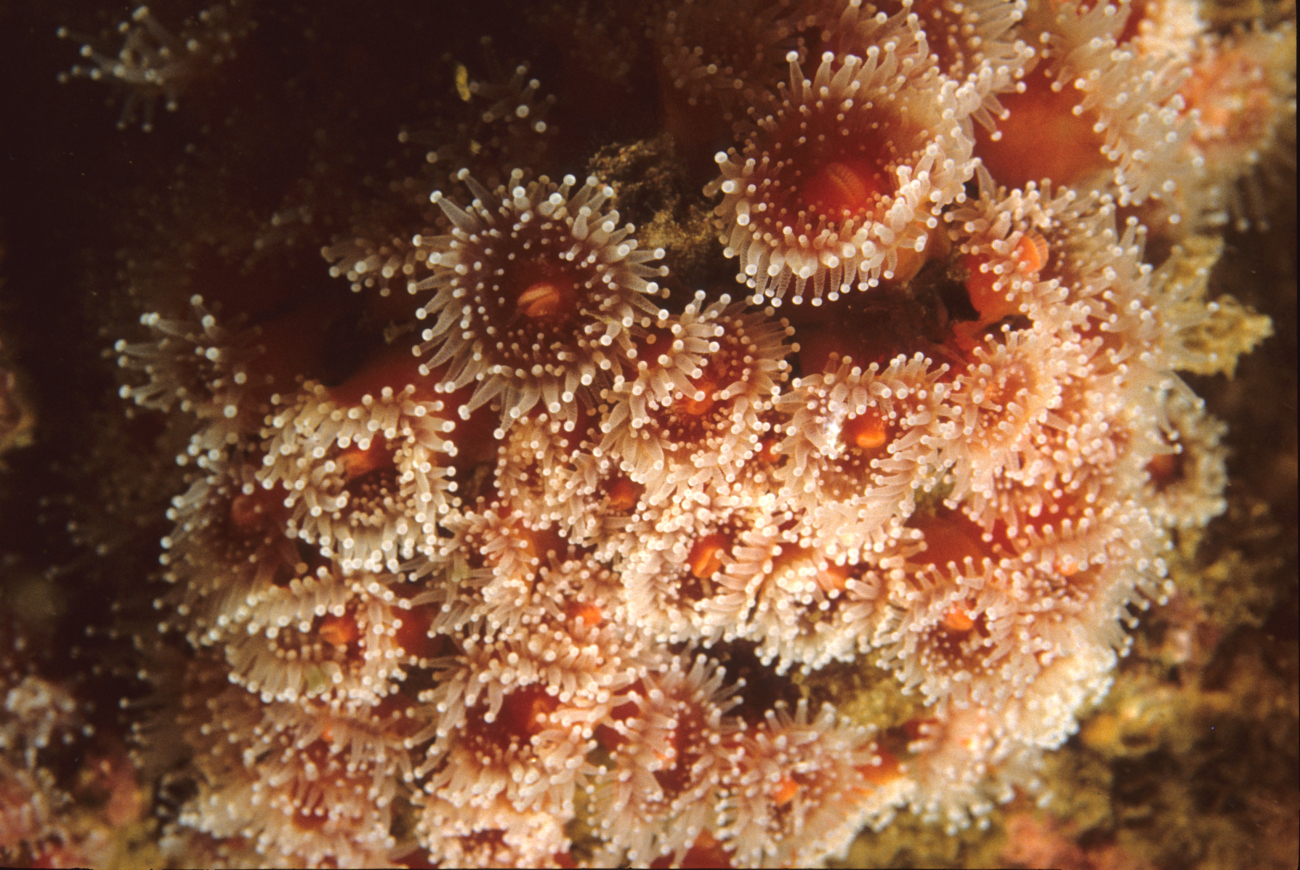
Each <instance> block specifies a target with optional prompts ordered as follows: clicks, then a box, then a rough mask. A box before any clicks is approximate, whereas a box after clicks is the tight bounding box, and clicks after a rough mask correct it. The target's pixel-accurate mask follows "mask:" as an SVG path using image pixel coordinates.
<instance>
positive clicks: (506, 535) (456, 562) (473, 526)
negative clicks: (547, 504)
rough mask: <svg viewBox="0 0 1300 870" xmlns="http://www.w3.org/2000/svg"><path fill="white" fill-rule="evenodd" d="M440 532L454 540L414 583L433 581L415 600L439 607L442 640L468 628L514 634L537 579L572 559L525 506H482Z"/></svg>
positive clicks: (444, 541)
mask: <svg viewBox="0 0 1300 870" xmlns="http://www.w3.org/2000/svg"><path fill="white" fill-rule="evenodd" d="M442 525H443V528H444V531H445V532H446V533H447V534H448V535H449V536H444V537H441V538H439V539H438V542H437V548H436V550H435V551H432V552H430V553H429V554H428V557H429V558H428V559H427V560H425V561H424V562H423V563H417V565H418V567H417V570H416V574H417V576H423V575H425V574H429V575H431V580H430V581H429V582H428V583H426V586H427V587H428V588H427V590H426V591H425V592H423V593H421V594H420V595H419V596H417V597H416V598H415V602H416V603H419V604H426V603H433V604H435V605H436V607H437V608H438V610H439V614H438V616H437V617H436V618H435V620H434V628H435V630H436V631H439V632H446V633H455V632H459V631H462V630H464V629H465V626H466V625H469V624H473V625H476V626H478V629H477V630H478V631H480V632H487V633H492V632H496V631H498V630H502V629H504V630H513V629H514V628H515V627H517V626H518V625H519V622H520V620H521V619H524V618H526V617H527V616H528V614H529V612H530V605H531V604H532V603H533V590H534V587H535V586H536V584H537V582H538V577H539V572H540V571H541V570H542V569H543V568H544V567H546V566H548V565H551V564H552V563H553V562H556V561H558V562H564V561H566V560H567V559H568V558H569V557H570V556H572V555H574V551H573V549H572V548H571V547H570V546H569V545H568V544H567V543H566V542H565V540H564V539H563V538H561V537H560V535H559V533H558V531H557V530H556V528H555V525H554V523H552V522H551V521H550V520H548V519H545V518H544V517H542V516H540V515H539V512H537V511H535V510H533V505H532V504H530V503H529V500H528V499H519V500H515V499H495V500H492V501H488V500H487V499H486V498H480V500H479V502H478V503H477V504H476V505H475V506H474V509H472V510H468V509H467V510H464V511H458V512H456V513H454V514H451V515H449V516H448V517H447V518H446V519H445V520H444V521H443V524H442Z"/></svg>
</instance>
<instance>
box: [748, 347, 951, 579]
mask: <svg viewBox="0 0 1300 870" xmlns="http://www.w3.org/2000/svg"><path fill="white" fill-rule="evenodd" d="M944 373H945V367H944V366H936V365H935V364H934V362H933V361H932V360H930V359H929V358H927V357H925V356H923V355H921V354H917V355H916V356H914V357H912V358H910V359H909V358H907V357H904V356H900V357H897V358H896V359H894V360H893V361H892V362H891V363H890V364H889V366H888V367H887V368H886V369H885V370H884V371H881V369H880V366H878V365H877V364H875V363H872V364H871V365H870V366H869V367H867V368H866V369H863V368H861V367H860V366H857V365H855V364H854V363H853V360H851V359H840V358H839V357H832V359H831V361H830V363H829V364H828V366H827V370H826V371H825V372H822V373H820V374H814V375H809V376H805V377H802V378H800V379H799V380H798V381H797V382H796V383H795V386H794V389H792V390H790V391H789V392H787V393H786V394H785V395H783V396H782V397H781V400H780V407H781V408H782V409H783V410H785V411H786V413H787V414H789V422H788V423H786V425H785V432H786V437H785V440H784V441H783V442H781V445H780V448H779V449H780V452H781V453H784V454H787V455H788V456H789V457H790V461H789V462H787V463H786V464H785V465H783V466H781V467H779V468H778V469H777V470H776V471H775V472H774V475H775V477H776V478H777V480H779V482H780V485H781V493H782V498H783V499H784V500H785V501H787V502H788V503H790V504H792V505H794V506H795V507H796V508H797V509H798V522H797V525H796V531H797V534H798V536H799V539H800V541H802V542H803V543H804V544H805V545H806V546H810V547H815V548H817V549H819V550H821V551H823V552H824V553H825V554H826V555H828V556H830V557H831V558H832V559H835V560H841V561H842V560H845V559H847V560H848V561H849V562H850V563H856V562H857V561H858V560H859V559H860V558H861V556H862V553H863V551H864V549H866V550H870V548H871V547H872V546H873V544H876V543H879V542H881V541H885V540H889V539H892V538H894V537H896V536H897V534H898V532H899V530H900V529H901V527H902V524H903V522H904V521H905V520H906V519H907V518H908V516H910V515H911V513H912V509H913V505H914V501H915V492H916V490H917V489H918V488H920V487H922V486H926V485H928V484H930V483H933V477H934V474H935V472H936V470H937V462H938V456H939V454H938V452H937V449H936V448H937V445H938V443H939V441H938V438H937V434H938V432H939V431H940V423H941V418H940V408H941V403H942V402H943V399H944V396H945V394H946V393H947V392H948V387H947V385H945V384H943V383H941V382H940V380H939V378H940V377H941V376H942V375H943V374H944Z"/></svg>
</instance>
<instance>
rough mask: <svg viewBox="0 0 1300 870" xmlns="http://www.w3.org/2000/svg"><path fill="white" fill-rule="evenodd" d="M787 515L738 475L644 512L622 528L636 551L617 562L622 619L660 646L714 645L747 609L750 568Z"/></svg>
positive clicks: (770, 495)
mask: <svg viewBox="0 0 1300 870" xmlns="http://www.w3.org/2000/svg"><path fill="white" fill-rule="evenodd" d="M789 519H790V517H789V512H788V511H786V510H784V509H783V508H782V507H781V506H779V505H778V504H777V503H776V490H775V488H774V487H773V486H771V485H769V484H767V483H764V482H762V481H755V480H754V479H752V478H750V477H748V476H745V477H742V478H740V479H738V480H737V481H736V482H735V483H728V484H724V485H719V486H716V487H708V488H704V489H702V490H699V491H687V492H686V493H685V494H684V495H683V496H682V497H681V498H675V499H671V500H669V501H667V502H663V503H659V504H654V505H651V506H647V507H646V508H645V509H644V510H641V511H639V512H638V514H637V516H636V517H635V518H634V521H633V522H632V523H631V524H630V525H629V526H628V529H627V531H628V533H629V534H630V535H632V536H634V537H636V538H637V539H639V540H640V541H641V546H639V547H638V548H636V549H634V550H632V551H631V552H629V553H626V554H623V556H622V558H621V560H619V561H618V562H617V563H616V567H617V569H618V573H619V575H620V576H621V578H622V581H623V585H624V588H625V590H626V592H625V596H626V599H627V607H628V618H629V619H631V620H632V621H633V622H634V623H635V624H636V625H639V626H642V627H643V628H644V629H645V630H646V631H647V632H648V633H649V634H650V636H652V637H654V638H656V639H658V640H659V641H660V642H663V643H675V642H677V641H680V640H688V639H691V640H693V639H700V638H710V639H712V638H717V637H721V636H722V635H723V634H724V633H726V632H728V631H730V630H732V629H734V628H735V622H736V620H738V619H741V618H743V617H744V615H745V613H746V612H747V610H748V608H749V607H750V606H751V605H752V597H751V596H752V591H753V585H754V577H753V575H754V572H755V570H757V569H756V567H755V566H759V565H761V564H762V560H763V558H764V554H765V553H767V552H769V551H770V548H771V547H772V542H773V541H774V540H776V537H777V536H778V535H779V527H780V525H781V524H782V523H785V522H789Z"/></svg>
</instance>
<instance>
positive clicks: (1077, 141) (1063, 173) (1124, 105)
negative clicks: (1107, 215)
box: [975, 0, 1188, 205]
mask: <svg viewBox="0 0 1300 870" xmlns="http://www.w3.org/2000/svg"><path fill="white" fill-rule="evenodd" d="M1126 20H1127V16H1126V15H1121V14H1119V9H1118V7H1116V6H1114V5H1112V4H1110V3H1090V2H1084V0H1069V2H1063V3H1059V4H1055V3H1042V4H1036V5H1035V6H1034V7H1033V9H1032V10H1031V13H1030V14H1029V15H1027V16H1026V19H1025V29H1026V32H1027V34H1028V35H1029V36H1030V37H1031V38H1038V41H1039V43H1040V44H1039V45H1038V46H1037V48H1036V51H1037V53H1038V57H1037V62H1036V64H1035V65H1034V66H1033V68H1032V69H1031V70H1030V71H1028V72H1027V73H1025V75H1024V76H1023V78H1022V79H1021V80H1020V81H1019V82H1018V83H1017V85H1016V91H1015V93H1007V94H1003V95H1002V96H1001V97H999V100H1000V102H1001V104H1002V107H1003V109H1004V112H1003V113H1002V114H1001V116H1000V117H999V118H998V121H997V130H996V131H989V130H987V129H982V128H981V129H977V130H976V147H975V154H976V156H978V157H979V158H980V159H981V161H982V162H983V163H984V165H985V167H987V168H988V170H989V171H990V172H991V173H992V174H993V177H994V178H996V179H997V180H998V181H999V182H1000V183H1002V184H1006V185H1008V186H1009V187H1016V188H1023V187H1025V185H1026V184H1028V183H1029V182H1031V181H1035V182H1042V181H1044V180H1046V179H1051V181H1052V182H1053V183H1055V184H1058V185H1065V186H1071V187H1075V188H1086V187H1097V188H1099V189H1102V190H1110V191H1111V192H1113V193H1114V194H1115V195H1116V197H1117V198H1118V200H1119V202H1120V203H1121V204H1122V205H1129V204H1135V203H1141V202H1143V201H1145V200H1146V199H1148V198H1149V197H1156V198H1161V197H1168V196H1170V195H1172V194H1173V193H1174V190H1175V187H1176V183H1175V179H1176V178H1177V176H1179V175H1180V174H1181V172H1180V167H1179V165H1178V152H1179V143H1180V140H1181V139H1182V138H1184V137H1185V136H1186V135H1187V131H1188V125H1187V124H1186V123H1184V121H1183V119H1182V118H1181V116H1180V109H1181V108H1182V100H1181V98H1179V97H1177V96H1176V93H1177V89H1178V76H1177V75H1176V74H1175V72H1174V70H1175V67H1176V63H1177V58H1175V57H1174V56H1172V55H1149V54H1145V53H1143V52H1141V51H1140V50H1139V49H1138V48H1137V47H1135V46H1131V45H1126V46H1121V45H1120V44H1119V40H1120V39H1121V38H1122V37H1123V36H1124V25H1125V21H1126ZM1044 141H1050V142H1052V143H1055V144H1054V145H1053V147H1043V143H1044Z"/></svg>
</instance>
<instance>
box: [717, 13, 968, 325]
mask: <svg viewBox="0 0 1300 870" xmlns="http://www.w3.org/2000/svg"><path fill="white" fill-rule="evenodd" d="M897 41H898V37H890V38H889V39H886V40H885V41H884V43H883V44H878V45H872V46H871V47H870V48H868V49H867V51H866V52H865V58H863V57H857V56H855V55H844V56H836V55H834V54H831V53H830V52H827V53H826V54H824V55H822V59H821V64H820V65H819V66H818V68H817V71H816V72H815V73H814V75H813V78H812V79H811V80H810V79H807V78H805V77H804V74H803V70H802V69H801V68H800V65H799V62H798V58H797V56H796V55H795V54H794V53H791V55H790V56H789V61H790V86H789V87H788V88H787V87H785V86H784V85H783V86H782V88H781V90H780V91H779V93H777V94H776V95H774V97H773V98H772V99H771V100H770V101H769V103H768V104H767V107H766V109H765V110H763V111H766V112H767V114H766V115H764V114H763V113H762V111H756V112H755V115H756V120H755V122H754V123H753V125H752V126H751V128H750V129H749V130H748V132H747V134H746V137H745V142H744V144H743V145H742V146H741V147H740V150H739V152H737V151H735V150H734V149H733V150H732V151H730V152H726V153H719V154H718V155H717V161H718V164H719V167H720V168H721V170H722V176H721V177H720V178H718V179H717V180H715V181H713V182H711V183H710V184H709V186H708V187H707V188H706V193H709V194H710V195H712V194H716V193H721V194H722V197H723V198H722V202H721V203H720V204H719V205H718V206H717V209H716V212H717V215H718V217H719V219H720V221H721V224H722V227H723V234H722V242H723V244H724V245H725V246H726V247H725V249H724V253H725V254H726V255H727V256H728V257H735V258H738V259H739V261H740V273H739V275H738V276H737V280H739V281H742V282H744V283H745V284H747V285H748V286H749V287H751V288H752V289H753V291H754V297H755V299H756V300H758V301H761V300H762V299H763V298H764V297H770V298H771V299H772V300H774V301H779V300H781V299H782V298H784V297H785V296H786V294H787V291H791V294H790V295H791V300H792V301H793V302H795V303H796V304H797V303H799V302H800V301H802V299H803V298H804V297H805V296H810V297H811V298H812V300H813V302H814V304H816V303H818V302H819V301H820V300H822V299H823V298H826V299H832V300H833V299H836V298H838V297H839V295H840V293H841V292H843V291H845V290H849V289H852V288H854V287H863V288H866V287H871V286H873V285H874V284H876V283H878V281H879V280H880V279H881V278H882V277H883V278H886V279H888V278H892V277H893V276H894V274H895V269H896V268H897V267H898V265H899V260H900V257H903V256H905V255H906V253H907V252H909V251H912V252H920V251H921V250H923V249H924V247H925V243H926V240H927V238H928V237H929V235H930V234H931V232H933V230H934V229H935V228H936V227H937V226H938V217H937V215H938V213H939V210H940V209H942V208H943V207H944V206H946V205H948V204H949V203H950V202H953V201H954V200H958V199H960V198H962V196H963V190H962V185H963V184H965V182H966V181H967V179H969V178H970V176H971V173H972V172H973V171H974V169H973V166H974V164H973V163H972V162H971V160H970V154H971V147H972V143H971V140H970V138H969V137H968V136H967V134H966V133H965V131H964V130H963V113H962V112H961V111H960V105H959V104H960V102H961V99H960V98H959V93H958V91H959V86H958V85H957V84H956V83H954V82H951V81H948V80H947V79H945V78H944V77H943V76H942V75H941V74H940V73H939V71H938V68H937V67H936V66H935V64H934V63H933V62H932V61H930V60H928V59H918V58H916V57H915V56H911V55H907V54H902V53H899V52H898V51H897V49H898V45H897V44H896V43H897Z"/></svg>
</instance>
